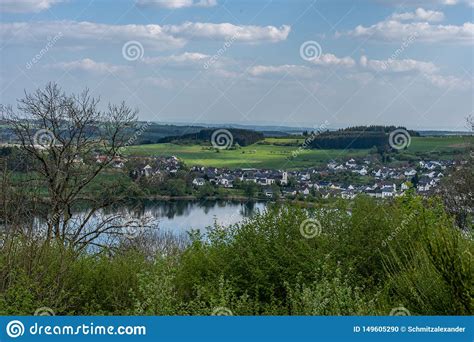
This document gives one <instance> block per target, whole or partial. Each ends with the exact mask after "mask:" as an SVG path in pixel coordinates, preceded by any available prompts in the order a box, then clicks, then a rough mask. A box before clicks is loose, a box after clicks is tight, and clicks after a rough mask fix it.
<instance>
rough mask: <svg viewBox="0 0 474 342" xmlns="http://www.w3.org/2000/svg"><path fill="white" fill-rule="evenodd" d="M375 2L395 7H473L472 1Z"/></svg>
mask: <svg viewBox="0 0 474 342" xmlns="http://www.w3.org/2000/svg"><path fill="white" fill-rule="evenodd" d="M375 2H383V3H388V4H391V5H395V6H398V5H400V6H408V5H415V6H435V5H443V6H454V5H460V4H465V5H467V6H470V7H474V0H411V1H410V2H408V1H407V0H375Z"/></svg>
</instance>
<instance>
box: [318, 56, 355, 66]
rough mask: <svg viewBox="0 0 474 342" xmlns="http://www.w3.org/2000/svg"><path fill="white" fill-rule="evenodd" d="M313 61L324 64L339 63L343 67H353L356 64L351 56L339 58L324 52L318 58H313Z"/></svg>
mask: <svg viewBox="0 0 474 342" xmlns="http://www.w3.org/2000/svg"><path fill="white" fill-rule="evenodd" d="M312 63H314V64H316V65H323V66H331V65H337V66H343V67H353V66H354V65H355V64H356V62H355V61H354V60H353V59H352V58H351V57H342V58H339V57H337V56H335V55H333V54H331V53H326V54H322V55H321V56H320V57H319V58H318V59H315V60H312Z"/></svg>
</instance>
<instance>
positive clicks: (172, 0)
mask: <svg viewBox="0 0 474 342" xmlns="http://www.w3.org/2000/svg"><path fill="white" fill-rule="evenodd" d="M136 3H137V5H139V6H155V7H161V8H167V9H179V8H187V7H213V6H216V5H217V0H137V1H136Z"/></svg>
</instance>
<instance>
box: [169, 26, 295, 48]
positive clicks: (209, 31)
mask: <svg viewBox="0 0 474 342" xmlns="http://www.w3.org/2000/svg"><path fill="white" fill-rule="evenodd" d="M163 29H164V31H165V32H167V33H168V34H171V35H173V36H179V37H185V38H188V39H196V38H197V39H213V40H228V39H232V40H233V41H237V42H250V43H254V42H262V41H268V42H279V41H282V40H286V38H287V37H288V34H289V33H290V31H291V27H290V26H288V25H283V26H281V27H275V26H254V25H245V26H242V25H234V24H230V23H222V24H214V23H192V22H185V23H183V24H180V25H166V26H163Z"/></svg>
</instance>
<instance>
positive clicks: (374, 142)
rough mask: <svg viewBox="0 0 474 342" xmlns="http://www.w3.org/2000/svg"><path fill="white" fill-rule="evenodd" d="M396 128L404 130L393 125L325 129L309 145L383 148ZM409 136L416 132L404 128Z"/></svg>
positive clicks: (344, 147) (416, 134)
mask: <svg viewBox="0 0 474 342" xmlns="http://www.w3.org/2000/svg"><path fill="white" fill-rule="evenodd" d="M396 129H403V130H406V128H404V127H395V126H356V127H348V128H344V129H340V130H337V131H333V132H330V131H326V132H323V133H320V134H318V135H317V136H316V137H315V138H314V139H313V140H312V141H311V142H310V147H312V148H318V149H368V148H372V147H377V148H383V147H385V146H388V144H389V134H390V132H393V131H395V130H396ZM406 131H407V132H408V133H409V134H410V136H411V137H414V136H419V133H418V132H415V131H411V130H406Z"/></svg>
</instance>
